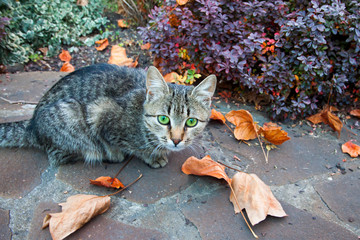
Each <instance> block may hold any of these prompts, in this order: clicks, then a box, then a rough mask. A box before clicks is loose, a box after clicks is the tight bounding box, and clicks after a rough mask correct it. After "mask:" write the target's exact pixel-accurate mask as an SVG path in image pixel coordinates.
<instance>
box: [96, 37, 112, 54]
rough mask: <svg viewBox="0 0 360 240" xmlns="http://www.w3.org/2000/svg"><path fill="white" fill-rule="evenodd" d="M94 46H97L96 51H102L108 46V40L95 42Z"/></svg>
mask: <svg viewBox="0 0 360 240" xmlns="http://www.w3.org/2000/svg"><path fill="white" fill-rule="evenodd" d="M95 43H96V44H98V45H99V46H97V47H95V48H96V50H98V51H102V50H104V49H105V48H106V47H107V46H109V40H108V39H107V38H105V39H102V40H99V41H96V42H95Z"/></svg>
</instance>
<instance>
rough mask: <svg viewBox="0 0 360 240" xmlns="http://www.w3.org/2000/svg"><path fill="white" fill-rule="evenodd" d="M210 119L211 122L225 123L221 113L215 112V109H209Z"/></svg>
mask: <svg viewBox="0 0 360 240" xmlns="http://www.w3.org/2000/svg"><path fill="white" fill-rule="evenodd" d="M210 119H212V120H219V121H221V122H222V123H225V122H226V120H225V117H224V115H223V114H222V113H221V112H218V111H216V110H215V109H211V116H210Z"/></svg>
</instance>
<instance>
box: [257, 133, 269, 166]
mask: <svg viewBox="0 0 360 240" xmlns="http://www.w3.org/2000/svg"><path fill="white" fill-rule="evenodd" d="M255 133H256V137H257V139H258V140H259V143H260V147H261V150H262V151H263V154H264V157H265V161H266V163H268V162H269V159H268V157H267V155H266V153H265V150H264V147H263V145H262V142H261V140H260V137H259V134H258V133H257V131H255Z"/></svg>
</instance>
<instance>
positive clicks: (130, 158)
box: [111, 155, 134, 184]
mask: <svg viewBox="0 0 360 240" xmlns="http://www.w3.org/2000/svg"><path fill="white" fill-rule="evenodd" d="M133 158H134V155H132V156H131V157H129V160H127V161H126V163H125V164H124V165H123V166H122V167H121V168H120V170H119V171H118V172H117V173H116V174H115V176H114V177H113V181H114V179H115V178H116V177H117V176H118V175H119V174H120V173H121V171H122V170H124V168H125V167H126V165H128V163H129V162H130V161H131V160H132V159H133ZM111 184H112V183H111Z"/></svg>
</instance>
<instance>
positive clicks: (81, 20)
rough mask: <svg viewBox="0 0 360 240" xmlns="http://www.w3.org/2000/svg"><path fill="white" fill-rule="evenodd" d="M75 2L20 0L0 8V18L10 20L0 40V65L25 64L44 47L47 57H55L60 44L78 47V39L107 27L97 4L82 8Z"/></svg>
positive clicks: (99, 0)
mask: <svg viewBox="0 0 360 240" xmlns="http://www.w3.org/2000/svg"><path fill="white" fill-rule="evenodd" d="M76 2H77V1H76V0H52V1H48V0H20V1H12V2H10V4H9V5H3V6H0V12H1V15H2V16H3V17H7V18H10V22H9V24H7V25H6V26H5V36H4V37H3V38H2V39H1V40H0V41H1V42H0V63H2V64H14V63H23V62H27V61H28V60H29V57H30V56H34V54H35V53H36V51H37V50H38V49H39V48H41V47H48V53H47V54H48V56H53V55H56V54H57V53H58V51H59V50H60V47H61V45H62V44H65V45H80V44H81V41H80V40H79V37H81V36H85V35H88V34H90V33H92V32H93V31H94V29H99V28H100V27H101V26H103V25H104V24H105V23H107V19H106V18H104V17H102V15H101V14H102V11H103V5H102V4H101V3H102V1H101V0H91V1H89V3H88V4H87V5H86V6H78V5H77V4H76Z"/></svg>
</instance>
